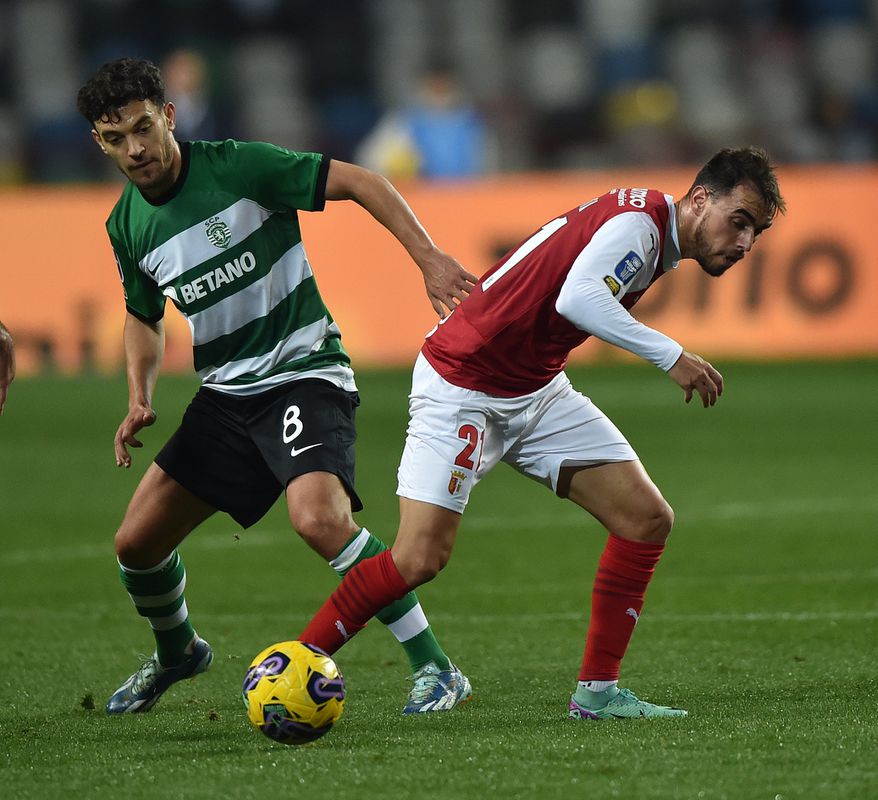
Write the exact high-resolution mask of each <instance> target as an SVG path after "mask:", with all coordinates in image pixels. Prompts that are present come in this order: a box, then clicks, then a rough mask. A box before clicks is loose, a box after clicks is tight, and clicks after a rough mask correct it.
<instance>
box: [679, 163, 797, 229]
mask: <svg viewBox="0 0 878 800" xmlns="http://www.w3.org/2000/svg"><path fill="white" fill-rule="evenodd" d="M748 182H749V183H752V184H753V186H754V187H755V189H756V191H757V192H759V194H760V195H761V196H762V200H763V202H764V203H765V208H766V210H767V211H768V218H769V219H774V218H775V216H777V213H778V212H781V213H783V212H785V211H786V208H787V206H786V203H785V202H784V199H783V197H781V194H780V189H779V188H778V185H777V176H776V175H775V174H774V167H773V166H772V165H771V162H770V160H769V158H768V153H766V152H765V150H763V149H762V148H761V147H752V146H751V147H738V148H731V147H726V148H724V149H722V150H720V151H719V152H718V153H717V154H716V155H714V156H713V157H712V158H711V159H710V161H708V162H707V163H706V164H705V165H704V166H703V167H702V168H701V169H700V170H699V172H698V174H697V175H696V176H695V180H694V181H693V183H692V187H691V188H690V189H689V192H690V193H691V192H692V189H693V188H695V187H696V186H703V187H704V188H705V189H707V191H708V192H710V194H711V195H717V194H720V195H723V194H728V193H729V192H731V191H732V189H734V188H735V187H736V186H738V185H739V184H741V183H748Z"/></svg>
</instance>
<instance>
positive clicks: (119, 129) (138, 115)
mask: <svg viewBox="0 0 878 800" xmlns="http://www.w3.org/2000/svg"><path fill="white" fill-rule="evenodd" d="M175 121H176V112H175V110H174V105H173V103H166V104H165V106H164V107H160V106H157V105H156V104H155V103H153V102H152V100H136V101H133V102H131V103H129V104H128V105H126V106H122V108H120V109H119V114H118V116H117V117H112V118H110V119H103V120H98V121H97V122H95V126H94V130H92V132H91V133H92V137H93V138H94V140H95V141H96V142H97V143H98V146H99V147H100V148H101V150H103V151H104V152H105V153H106V154H107V155H108V156H109V157H110V158H111V159H113V162H114V163H115V164H116V166H117V167H119V169H120V170H122V173H123V174H124V175H125V177H126V178H128V180H130V181H131V182H132V183H133V184H134V185H135V186H137V188H138V189H140V190H141V191H142V192H143V193H144V194H146V195H148V196H158V195H160V194H162V193H163V192H165V191H167V190H168V189H170V188H171V186H173V184H174V181H175V180H176V179H177V176H178V175H179V172H180V156H179V153H180V151H179V148H178V147H177V143H176V142H175V141H174V134H173V130H174V126H175Z"/></svg>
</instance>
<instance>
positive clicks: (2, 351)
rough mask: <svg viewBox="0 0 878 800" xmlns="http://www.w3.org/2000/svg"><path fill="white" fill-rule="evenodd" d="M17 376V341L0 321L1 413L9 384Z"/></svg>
mask: <svg viewBox="0 0 878 800" xmlns="http://www.w3.org/2000/svg"><path fill="white" fill-rule="evenodd" d="M13 378H15V343H14V342H13V341H12V334H11V333H10V332H9V331H8V329H7V328H6V326H5V325H4V324H3V323H2V322H0V414H2V413H3V406H5V405H6V393H7V392H8V391H9V384H10V383H12V380H13Z"/></svg>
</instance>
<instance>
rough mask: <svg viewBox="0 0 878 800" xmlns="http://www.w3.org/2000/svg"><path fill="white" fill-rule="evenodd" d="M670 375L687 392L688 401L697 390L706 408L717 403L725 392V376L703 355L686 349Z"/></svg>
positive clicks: (669, 372)
mask: <svg viewBox="0 0 878 800" xmlns="http://www.w3.org/2000/svg"><path fill="white" fill-rule="evenodd" d="M668 375H670V376H671V378H673V379H674V380H675V381H676V382H677V384H678V385H679V386H680V388H681V389H683V391H684V392H685V393H686V396H685V399H686V402H687V403H688V402H689V401H690V400H691V399H692V397H693V395H694V394H695V393H696V392H697V393H698V395H699V396H700V397H701V402H702V404H703V405H704V407H705V408H708V407H709V406H713V405H716V401H717V399H719V397H720V395H722V393H723V376H722V375H720V373H719V371H718V370H717V369H715V368H714V366H713V365H712V364H710V363H708V362H707V361H705V360H704V359H703V358H702V357H701V356H699V355H696V354H695V353H689V352H687V351H686V350H684V351H683V352H682V353H681V354H680V357H679V358H678V359H677V361H676V363H675V364H674V366H673V367H671V368H670V369H669V370H668Z"/></svg>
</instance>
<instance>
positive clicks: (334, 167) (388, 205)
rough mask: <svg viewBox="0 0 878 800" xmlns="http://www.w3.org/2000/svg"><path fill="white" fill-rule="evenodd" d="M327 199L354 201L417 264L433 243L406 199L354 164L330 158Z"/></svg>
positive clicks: (431, 247) (384, 180)
mask: <svg viewBox="0 0 878 800" xmlns="http://www.w3.org/2000/svg"><path fill="white" fill-rule="evenodd" d="M326 199H327V200H353V201H354V202H355V203H357V204H358V205H360V206H362V208H363V209H364V210H365V211H367V212H368V213H369V214H370V215H371V216H372V217H374V218H375V220H377V221H378V222H379V223H381V225H383V226H384V227H385V228H386V229H387V230H388V231H390V233H391V234H393V236H394V237H395V238H396V239H397V240H398V241H399V242H400V244H402V246H403V247H404V248H405V249H406V250H407V251H408V253H409V255H410V256H411V257H412V259H413V260H414V261H415V263H418V264H420V263H421V262H422V261H423V260H424V259H425V258H427V257H428V256H429V255H430V254H432V253H434V252H435V250H436V246H435V244H434V243H433V240H432V239H431V238H430V235H429V234H428V233H427V231H426V230H425V229H424V226H423V225H421V223H420V221H419V220H418V218H417V217H416V216H415V213H414V211H412V209H411V207H410V206H409V204H408V203H407V202H406V201H405V198H403V196H402V195H401V194H400V193H399V192H398V191H397V190H396V188H395V187H394V186H393V184H391V183H390V181H388V180H387V179H386V178H385V177H383V176H382V175H379V174H377V173H375V172H370V171H369V170H365V169H362V168H361V167H357V166H355V165H353V164H346V163H344V162H339V161H332V162H331V164H330V168H329V176H328V178H327V184H326Z"/></svg>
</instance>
